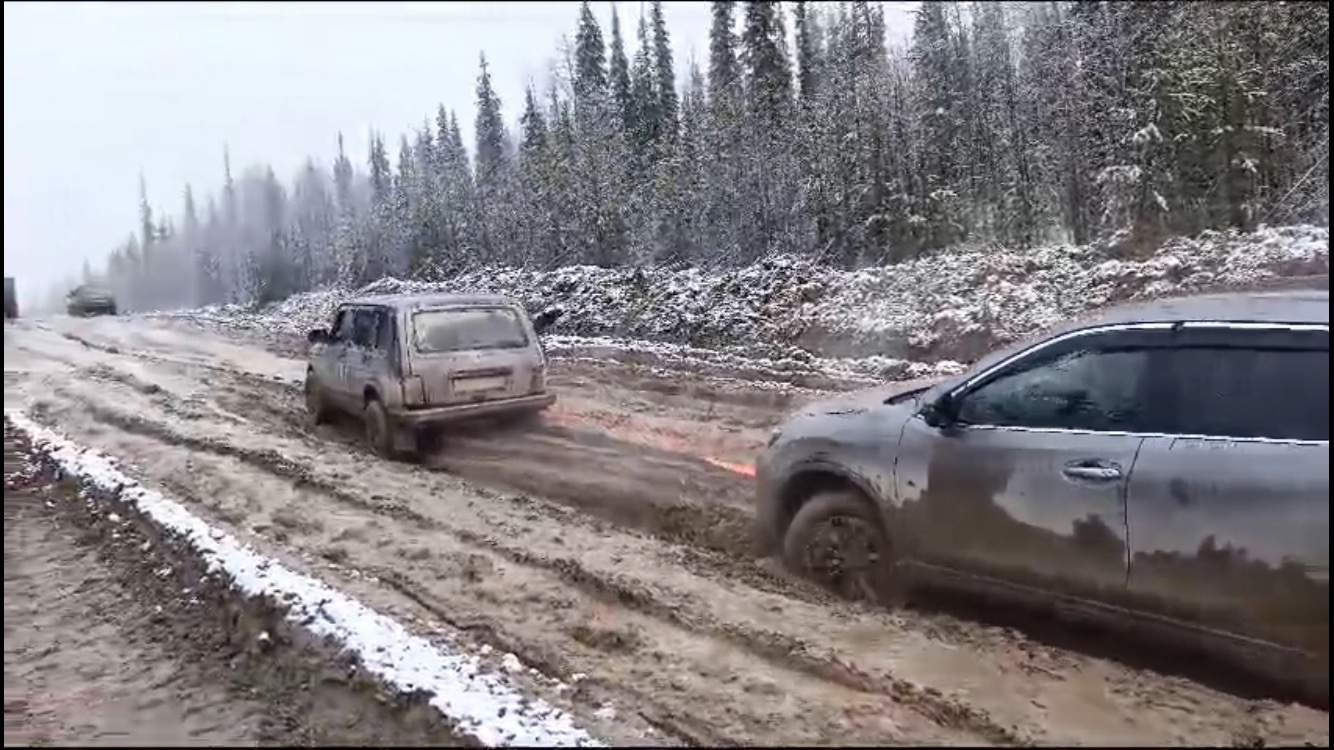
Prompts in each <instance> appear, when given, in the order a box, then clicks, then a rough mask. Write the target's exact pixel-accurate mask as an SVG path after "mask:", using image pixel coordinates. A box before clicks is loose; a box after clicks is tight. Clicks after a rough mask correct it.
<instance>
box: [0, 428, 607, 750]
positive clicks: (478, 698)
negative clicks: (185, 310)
mask: <svg viewBox="0 0 1334 750" xmlns="http://www.w3.org/2000/svg"><path fill="white" fill-rule="evenodd" d="M6 417H7V418H8V419H10V420H11V421H12V422H13V424H14V425H15V426H17V427H18V428H19V429H20V430H22V431H24V432H25V433H27V434H28V436H29V438H30V439H31V441H32V445H33V446H34V447H35V448H36V449H37V450H38V451H40V452H41V453H43V454H45V455H46V456H48V457H50V458H51V459H52V460H54V461H55V462H56V463H57V464H58V465H59V466H60V467H61V469H62V470H63V471H64V472H66V473H68V474H70V475H73V476H76V477H78V478H79V479H81V480H82V481H84V482H86V483H88V484H91V485H94V486H97V487H100V488H102V489H105V490H108V491H111V492H115V493H118V494H119V497H120V498H121V500H123V501H125V502H128V503H130V504H131V505H133V506H134V507H135V508H137V509H138V510H139V512H141V513H143V514H144V515H145V516H147V517H148V518H149V519H151V520H152V521H153V522H155V523H157V524H159V525H161V526H162V527H164V528H165V529H167V530H168V531H171V532H174V533H176V534H179V535H181V536H182V537H184V538H185V539H186V540H187V541H188V542H189V544H190V545H191V546H192V547H193V548H194V549H195V550H196V552H197V553H198V554H199V555H200V557H201V558H202V559H203V560H204V561H205V563H206V564H207V565H208V567H209V570H210V572H220V573H223V574H225V575H226V576H227V577H228V578H229V579H230V580H231V583H232V585H233V586H235V587H236V588H237V589H238V590H240V591H241V592H242V593H244V594H245V595H247V596H267V597H269V599H270V600H272V601H274V602H279V603H283V604H285V605H286V607H287V618H288V619H289V620H290V621H292V622H294V623H297V624H298V625H300V626H301V627H303V628H305V629H307V630H308V631H310V632H311V633H312V634H314V635H315V636H316V637H332V638H334V639H335V640H336V641H337V642H338V643H340V644H342V646H343V647H344V648H345V649H347V650H348V651H350V652H352V653H354V654H355V655H356V656H357V657H358V659H359V660H360V662H361V664H362V666H363V667H364V668H366V669H368V670H370V671H371V673H373V674H374V675H376V676H377V677H379V678H380V679H381V680H383V681H384V682H385V683H386V684H388V685H390V686H391V687H393V688H395V689H397V690H399V691H402V692H404V693H412V692H416V691H425V692H427V693H429V694H431V696H432V697H431V700H430V702H431V705H433V706H435V707H436V708H437V709H438V710H439V711H440V712H441V713H442V714H443V715H444V716H446V717H448V718H449V719H451V720H453V721H455V722H456V723H457V724H458V726H459V727H460V729H461V730H462V731H464V732H467V733H468V734H471V735H472V736H473V737H475V738H476V739H477V740H478V741H480V742H481V743H482V744H484V745H486V746H489V747H497V746H524V745H527V746H569V745H575V746H601V745H602V743H601V742H598V741H597V740H595V739H593V738H592V737H591V736H590V735H589V734H588V733H587V732H586V731H584V730H583V729H580V728H579V727H578V726H576V725H575V723H574V720H573V719H572V718H571V717H570V716H569V715H567V714H565V713H564V712H562V711H560V710H559V709H556V708H554V707H552V706H550V705H548V704H547V703H545V702H543V701H541V700H534V699H530V698H528V697H525V696H524V695H522V694H521V693H520V692H519V690H518V689H517V688H516V687H515V686H514V685H513V684H512V683H511V682H510V681H509V680H507V679H506V678H505V677H504V676H502V675H499V674H496V673H491V672H484V671H483V669H482V661H481V659H480V658H479V657H477V656H475V655H471V654H466V653H462V652H456V651H450V650H448V649H447V648H445V647H442V646H441V645H439V644H433V643H431V642H429V641H427V640H426V639H424V638H421V637H418V636H415V635H412V634H411V633H409V632H408V631H407V629H405V628H404V627H403V626H402V625H401V624H399V623H398V622H396V621H395V620H392V619H390V618H388V617H386V616H384V615H382V614H379V613H377V612H375V611H373V610H371V609H369V608H367V607H366V606H365V605H363V604H361V603H359V602H357V601H356V600H354V599H351V598H350V597H348V596H347V595H345V594H343V593H341V592H339V591H337V590H335V589H333V588H330V587H329V586H327V585H325V584H324V583H321V582H320V581H317V580H315V579H313V578H311V577H309V576H306V575H303V574H301V573H297V572H294V571H292V570H289V569H287V568H286V567H284V566H283V565H282V564H281V563H279V562H278V561H276V560H273V559H271V558H267V557H264V556H262V555H260V554H259V553H257V552H255V551H254V550H253V549H251V548H250V547H248V546H246V545H244V544H242V543H241V542H240V541H238V540H237V539H235V538H234V537H232V536H230V535H228V534H226V533H224V532H223V531H222V530H220V529H217V528H214V527H212V526H210V525H209V524H208V523H207V522H205V521H203V520H201V519H200V518H198V517H196V516H194V515H192V514H191V513H190V512H189V511H188V510H186V508H185V507H184V506H182V505H180V504H179V503H176V502H175V501H173V500H169V499H168V498H166V497H164V496H162V495H161V494H159V493H157V492H155V491H153V490H149V489H146V488H144V487H142V486H140V485H138V484H137V483H136V482H135V481H134V480H133V479H131V478H130V477H128V476H126V475H125V474H123V473H122V472H121V471H120V470H119V469H117V468H116V465H115V462H114V461H113V460H112V459H110V458H108V457H106V456H104V455H102V454H100V453H97V452H96V451H93V450H89V449H87V448H81V447H79V446H78V445H76V444H74V443H72V442H70V441H69V440H67V439H65V438H64V437H62V436H60V435H59V434H57V433H55V432H53V431H51V430H48V429H47V428H45V427H43V426H41V425H39V424H37V423H36V422H33V421H32V420H31V419H29V418H28V417H27V416H26V415H25V414H23V413H20V412H11V411H6ZM504 660H505V661H506V662H517V657H514V656H513V655H512V654H507V655H505V656H504Z"/></svg>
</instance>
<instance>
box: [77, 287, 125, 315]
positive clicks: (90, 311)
mask: <svg viewBox="0 0 1334 750" xmlns="http://www.w3.org/2000/svg"><path fill="white" fill-rule="evenodd" d="M65 310H66V311H67V312H68V313H69V314H70V315H73V316H75V317H80V318H81V317H86V316H89V315H115V314H116V297H115V295H113V294H112V293H111V292H109V291H107V290H106V289H101V288H98V287H95V286H91V285H88V284H81V285H79V286H76V287H74V288H73V289H71V290H70V293H69V294H68V295H66V296H65Z"/></svg>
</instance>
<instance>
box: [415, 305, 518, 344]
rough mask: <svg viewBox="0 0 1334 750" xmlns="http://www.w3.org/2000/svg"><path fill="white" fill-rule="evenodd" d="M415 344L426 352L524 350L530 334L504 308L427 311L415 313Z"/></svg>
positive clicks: (514, 316) (512, 313)
mask: <svg viewBox="0 0 1334 750" xmlns="http://www.w3.org/2000/svg"><path fill="white" fill-rule="evenodd" d="M412 345H413V348H415V349H416V350H417V351H419V352H421V353H423V354H434V353H440V352H458V351H470V350H475V349H522V348H523V347H525V346H528V333H527V331H525V330H524V327H523V324H522V323H521V322H520V321H519V316H518V315H516V314H515V312H514V311H513V310H510V309H508V308H504V307H486V308H463V309H455V310H427V311H423V312H419V313H415V314H414V315H413V316H412Z"/></svg>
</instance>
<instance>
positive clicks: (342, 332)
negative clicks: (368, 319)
mask: <svg viewBox="0 0 1334 750" xmlns="http://www.w3.org/2000/svg"><path fill="white" fill-rule="evenodd" d="M355 318H356V310H355V309H352V308H347V307H345V308H343V309H342V310H339V311H338V315H337V316H336V317H335V318H334V324H333V328H331V329H330V331H332V333H333V340H334V341H341V342H343V343H347V342H350V341H351V340H352V324H353V321H354V320H355Z"/></svg>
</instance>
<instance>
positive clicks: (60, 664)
mask: <svg viewBox="0 0 1334 750" xmlns="http://www.w3.org/2000/svg"><path fill="white" fill-rule="evenodd" d="M77 493H78V488H77V487H76V486H75V485H74V483H73V482H71V481H58V480H57V479H56V478H55V477H54V476H52V474H51V473H50V471H49V470H48V469H46V468H45V467H43V466H41V465H39V464H37V463H35V462H33V461H32V460H31V458H30V451H29V446H28V445H27V444H26V441H25V440H24V439H23V436H22V435H21V434H19V433H17V432H16V431H12V430H11V429H10V425H9V424H8V422H6V429H5V746H6V747H8V746H10V745H49V744H57V745H69V744H77V745H84V746H96V745H118V746H139V747H143V746H177V747H179V746H186V745H212V746H217V745H255V744H309V743H315V744H330V743H332V744H340V745H342V744H358V743H362V742H365V743H374V744H381V743H388V744H427V743H429V744H432V745H434V744H437V743H438V744H441V745H445V746H459V745H467V744H468V743H467V742H466V740H465V739H463V738H461V737H459V736H458V735H456V734H455V733H454V731H453V730H452V729H451V728H450V727H448V726H446V725H444V723H443V722H442V721H441V720H440V718H439V716H438V714H436V713H435V712H434V711H431V710H429V709H428V708H427V707H425V706H412V705H398V704H397V703H396V702H395V701H392V700H391V701H386V700H382V696H381V695H380V693H379V689H378V686H377V685H376V684H374V683H371V682H368V681H359V680H357V679H353V678H350V677H349V674H348V672H347V665H345V664H342V663H340V660H339V658H338V657H337V655H335V654H333V653H329V652H326V651H325V650H324V649H321V648H319V647H317V646H315V645H314V644H300V643H298V642H296V641H294V640H293V639H292V638H291V636H292V635H293V634H292V633H290V632H288V631H287V630H286V627H285V625H284V624H283V623H282V622H281V619H280V618H278V617H276V616H274V613H272V612H266V611H264V610H262V609H261V608H259V607H257V606H254V605H253V604H249V605H248V604H246V603H244V602H240V601H238V600H237V599H236V598H235V596H234V595H233V594H232V593H231V592H230V591H229V590H228V589H226V588H225V587H222V586H221V585H217V584H209V583H207V582H204V581H203V580H202V579H201V578H200V576H199V573H200V572H201V570H202V568H201V566H199V565H198V564H197V562H196V561H194V560H191V559H188V558H186V557H183V556H179V555H175V554H172V553H171V552H170V550H169V549H168V548H166V547H164V546H162V545H159V544H158V542H160V539H159V538H158V536H157V535H156V534H155V533H154V530H153V529H151V528H146V527H140V526H139V525H138V524H136V523H134V522H132V521H128V520H127V518H122V517H119V516H116V515H114V512H110V513H109V512H107V509H106V508H105V507H99V506H98V505H97V504H93V503H86V502H84V501H83V500H82V499H81V498H80V497H78V496H77Z"/></svg>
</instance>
